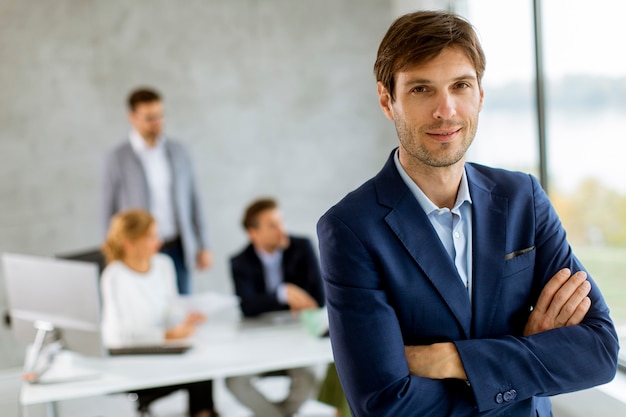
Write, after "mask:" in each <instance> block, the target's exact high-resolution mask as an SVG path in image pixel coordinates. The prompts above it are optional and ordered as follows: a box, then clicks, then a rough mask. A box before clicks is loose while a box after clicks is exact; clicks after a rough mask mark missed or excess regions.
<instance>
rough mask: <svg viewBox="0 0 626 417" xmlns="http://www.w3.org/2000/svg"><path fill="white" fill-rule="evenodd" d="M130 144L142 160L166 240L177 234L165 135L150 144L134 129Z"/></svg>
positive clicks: (160, 230) (155, 210)
mask: <svg viewBox="0 0 626 417" xmlns="http://www.w3.org/2000/svg"><path fill="white" fill-rule="evenodd" d="M129 138H130V144H131V146H132V147H133V150H134V151H135V153H136V154H137V157H138V158H139V160H140V161H141V165H142V166H143V169H144V172H145V173H146V180H147V181H148V190H149V193H148V195H149V196H150V213H151V214H152V215H153V216H154V218H155V219H156V221H157V224H158V225H159V234H160V235H161V238H162V239H163V240H165V241H168V240H172V239H174V238H175V237H177V236H178V226H177V224H176V212H175V209H174V197H173V195H172V193H173V186H172V168H171V165H170V162H169V159H168V157H167V152H166V150H165V146H164V145H163V143H164V141H165V138H164V137H160V138H157V140H156V144H155V145H154V146H153V147H150V146H148V144H147V143H146V141H145V140H144V139H143V137H142V136H141V135H140V134H139V132H137V131H136V130H135V129H133V130H131V132H130V134H129Z"/></svg>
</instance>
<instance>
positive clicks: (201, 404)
mask: <svg viewBox="0 0 626 417" xmlns="http://www.w3.org/2000/svg"><path fill="white" fill-rule="evenodd" d="M181 389H185V390H187V392H188V393H189V415H191V416H193V415H194V414H196V413H198V412H200V411H203V410H209V411H214V408H213V407H214V404H213V381H200V382H192V383H189V384H181V385H170V386H167V387H158V388H148V389H142V390H138V391H135V393H136V394H137V401H138V402H139V405H138V409H139V410H140V411H147V410H148V408H149V407H150V404H151V403H152V402H154V401H156V400H158V399H159V398H162V397H165V396H166V395H169V394H172V393H173V392H175V391H178V390H181Z"/></svg>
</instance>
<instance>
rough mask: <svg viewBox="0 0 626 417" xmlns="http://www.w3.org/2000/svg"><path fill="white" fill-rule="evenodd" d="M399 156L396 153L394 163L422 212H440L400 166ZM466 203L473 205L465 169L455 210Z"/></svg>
mask: <svg viewBox="0 0 626 417" xmlns="http://www.w3.org/2000/svg"><path fill="white" fill-rule="evenodd" d="M398 155H399V151H396V152H395V153H394V157H393V161H394V162H395V164H396V169H397V170H398V173H399V174H400V177H401V178H402V181H404V183H405V184H406V186H407V187H409V190H410V191H411V194H413V195H414V196H415V199H416V200H417V202H418V203H419V205H420V206H421V207H422V210H424V212H425V213H426V214H430V213H432V212H433V211H438V210H439V207H437V205H436V204H435V203H433V202H432V201H431V200H430V199H429V198H428V197H427V196H426V194H424V192H423V191H422V189H421V188H420V187H419V186H418V185H417V184H416V183H415V181H413V180H412V179H411V177H410V176H409V174H407V172H406V171H405V170H404V167H403V166H402V164H400V157H399V156H398ZM466 201H467V202H468V203H469V204H472V197H471V196H470V192H469V184H468V182H467V173H466V172H465V169H463V174H462V175H461V184H460V186H459V191H458V192H457V194H456V201H455V203H454V207H453V210H454V209H458V208H459V207H461V205H462V204H463V203H464V202H466Z"/></svg>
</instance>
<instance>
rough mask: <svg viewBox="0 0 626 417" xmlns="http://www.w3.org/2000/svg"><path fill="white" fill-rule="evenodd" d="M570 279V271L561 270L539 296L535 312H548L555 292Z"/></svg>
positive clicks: (566, 269)
mask: <svg viewBox="0 0 626 417" xmlns="http://www.w3.org/2000/svg"><path fill="white" fill-rule="evenodd" d="M569 277H570V270H569V269H568V268H563V269H561V270H560V271H559V272H557V273H556V274H554V276H553V277H552V278H551V279H550V281H548V283H547V284H546V286H545V287H543V290H542V291H541V294H540V295H539V299H538V300H537V304H536V305H535V308H534V309H535V310H538V311H539V312H541V313H543V312H546V311H547V310H548V308H549V307H550V305H551V304H552V299H553V298H554V295H555V294H556V293H557V291H558V290H559V289H560V288H561V287H562V286H563V284H564V283H565V282H566V281H567V280H568V278H569Z"/></svg>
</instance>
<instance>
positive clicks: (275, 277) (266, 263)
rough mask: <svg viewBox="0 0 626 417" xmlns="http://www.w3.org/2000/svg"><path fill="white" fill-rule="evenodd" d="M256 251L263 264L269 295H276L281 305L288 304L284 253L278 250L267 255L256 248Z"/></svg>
mask: <svg viewBox="0 0 626 417" xmlns="http://www.w3.org/2000/svg"><path fill="white" fill-rule="evenodd" d="M254 251H255V252H256V254H257V256H258V257H259V259H261V263H262V264H263V272H264V277H265V288H266V290H267V293H268V294H275V295H276V299H277V300H278V302H279V303H281V304H287V287H286V285H285V282H284V281H285V278H284V276H283V251H282V250H276V251H274V253H267V252H265V251H263V250H261V249H258V248H256V247H255V248H254Z"/></svg>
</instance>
